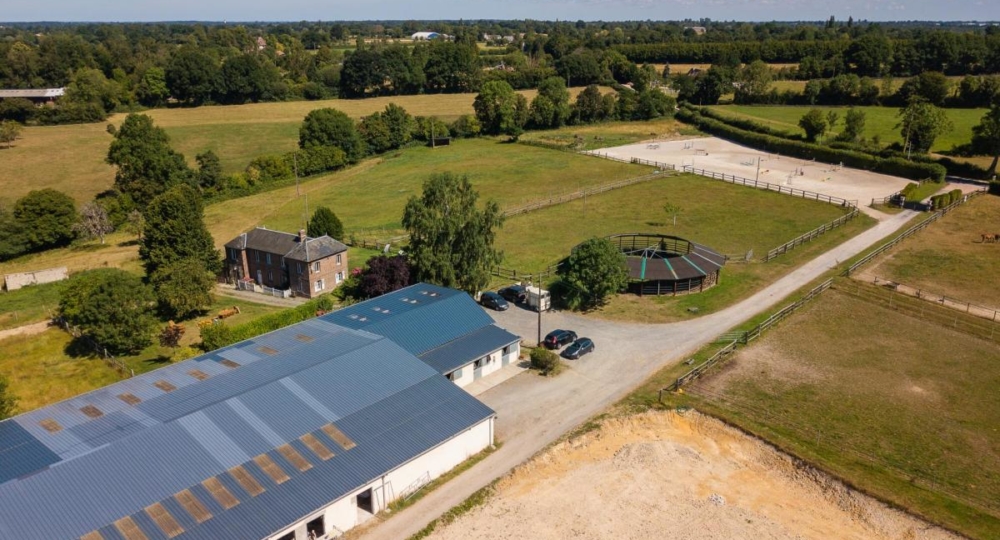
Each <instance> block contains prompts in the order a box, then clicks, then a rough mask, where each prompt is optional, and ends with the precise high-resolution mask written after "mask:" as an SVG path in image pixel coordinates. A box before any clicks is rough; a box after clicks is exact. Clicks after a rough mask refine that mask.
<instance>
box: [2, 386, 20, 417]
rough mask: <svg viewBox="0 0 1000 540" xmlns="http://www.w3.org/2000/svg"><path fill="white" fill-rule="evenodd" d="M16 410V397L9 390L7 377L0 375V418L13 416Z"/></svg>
mask: <svg viewBox="0 0 1000 540" xmlns="http://www.w3.org/2000/svg"><path fill="white" fill-rule="evenodd" d="M16 410H17V397H16V396H15V395H14V394H13V393H12V392H11V391H10V383H8V382H7V377H4V376H3V375H0V420H3V419H5V418H10V417H11V416H14V411H16Z"/></svg>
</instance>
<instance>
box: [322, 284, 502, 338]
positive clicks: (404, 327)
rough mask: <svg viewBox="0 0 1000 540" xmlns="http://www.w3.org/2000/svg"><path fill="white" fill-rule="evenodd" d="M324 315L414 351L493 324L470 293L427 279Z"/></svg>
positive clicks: (348, 326)
mask: <svg viewBox="0 0 1000 540" xmlns="http://www.w3.org/2000/svg"><path fill="white" fill-rule="evenodd" d="M321 319H323V320H325V321H327V322H332V323H335V324H339V325H341V326H345V327H347V328H355V329H363V330H365V331H368V332H371V333H374V334H378V335H380V336H385V337H387V338H389V339H391V340H393V341H394V342H396V343H397V344H398V345H399V346H400V347H402V348H404V349H406V350H407V351H409V352H411V353H413V354H415V355H421V354H423V353H425V352H427V351H429V350H431V349H436V348H438V347H440V346H442V345H444V344H445V343H448V342H449V341H452V340H454V339H456V338H459V337H461V336H464V335H466V334H469V333H472V332H474V331H476V330H479V329H480V328H483V327H485V326H488V325H492V324H493V319H492V318H491V317H490V316H489V315H487V314H486V312H484V311H483V309H482V308H480V307H479V305H478V304H476V302H475V300H473V299H472V297H470V296H469V295H468V294H466V293H464V292H462V291H457V290H454V289H446V288H444V287H438V286H436V285H429V284H427V283H418V284H416V285H411V286H409V287H406V288H403V289H400V290H398V291H395V292H391V293H389V294H386V295H383V296H379V297H378V298H373V299H371V300H366V301H364V302H361V303H358V304H354V305H353V306H350V307H347V308H344V309H341V310H338V311H334V312H333V313H330V314H327V315H324V316H323V317H321Z"/></svg>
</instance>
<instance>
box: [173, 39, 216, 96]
mask: <svg viewBox="0 0 1000 540" xmlns="http://www.w3.org/2000/svg"><path fill="white" fill-rule="evenodd" d="M164 75H165V81H166V84H167V88H168V89H169V90H170V95H172V96H174V97H175V98H177V100H178V101H182V102H186V103H189V104H191V105H201V104H202V103H204V102H206V101H208V100H209V99H211V98H212V92H213V91H215V87H216V85H217V81H218V78H219V64H218V62H217V61H216V60H215V59H214V58H212V56H211V55H210V54H208V53H207V52H205V50H203V49H201V48H198V47H195V46H188V47H182V48H180V49H178V51H177V52H176V53H175V54H174V55H173V57H171V58H170V62H169V63H168V64H167V68H166V70H165V74H164Z"/></svg>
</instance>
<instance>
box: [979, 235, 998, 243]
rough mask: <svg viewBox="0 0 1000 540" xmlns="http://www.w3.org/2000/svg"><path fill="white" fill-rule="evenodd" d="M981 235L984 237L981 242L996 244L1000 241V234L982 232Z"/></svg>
mask: <svg viewBox="0 0 1000 540" xmlns="http://www.w3.org/2000/svg"><path fill="white" fill-rule="evenodd" d="M979 236H980V238H982V240H981V243H983V244H995V243H997V242H1000V234H989V233H981V234H980V235H979Z"/></svg>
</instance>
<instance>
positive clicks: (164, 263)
mask: <svg viewBox="0 0 1000 540" xmlns="http://www.w3.org/2000/svg"><path fill="white" fill-rule="evenodd" d="M144 215H145V217H146V224H145V226H144V227H143V230H144V235H143V237H142V239H141V240H140V241H139V259H140V260H141V261H142V263H143V265H144V266H145V267H146V274H147V275H148V276H150V277H153V276H154V275H156V273H157V271H158V270H159V269H160V268H163V267H168V266H170V265H172V264H174V263H177V262H180V261H182V260H185V259H195V260H197V261H200V262H201V263H202V265H203V266H204V268H205V270H206V271H208V272H211V273H213V274H216V273H218V272H219V271H221V269H222V259H221V258H220V256H219V252H218V251H216V249H215V243H214V241H213V240H212V235H211V234H210V233H209V232H208V229H207V228H206V227H205V220H204V211H203V209H202V203H201V197H200V196H199V195H198V192H197V191H195V190H194V188H192V187H191V186H189V185H187V184H180V185H177V186H174V187H172V188H170V189H169V190H168V191H167V192H166V193H164V194H163V195H160V196H159V197H157V198H156V199H153V202H151V203H150V204H149V207H148V208H147V209H146V212H145V214H144Z"/></svg>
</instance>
